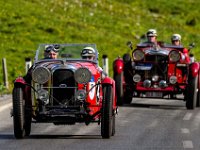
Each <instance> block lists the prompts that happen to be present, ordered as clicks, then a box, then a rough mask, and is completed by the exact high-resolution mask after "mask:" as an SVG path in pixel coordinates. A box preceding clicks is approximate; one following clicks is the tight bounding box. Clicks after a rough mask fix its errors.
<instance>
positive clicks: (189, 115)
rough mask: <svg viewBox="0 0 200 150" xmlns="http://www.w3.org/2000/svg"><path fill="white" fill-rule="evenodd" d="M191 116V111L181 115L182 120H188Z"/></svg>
mask: <svg viewBox="0 0 200 150" xmlns="http://www.w3.org/2000/svg"><path fill="white" fill-rule="evenodd" d="M191 117H192V113H186V114H185V116H184V117H183V120H190V118H191Z"/></svg>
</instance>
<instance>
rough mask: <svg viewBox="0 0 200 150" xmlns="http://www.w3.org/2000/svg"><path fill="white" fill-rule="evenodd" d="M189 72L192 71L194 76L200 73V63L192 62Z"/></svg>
mask: <svg viewBox="0 0 200 150" xmlns="http://www.w3.org/2000/svg"><path fill="white" fill-rule="evenodd" d="M189 73H191V75H192V77H196V76H197V75H198V73H199V63H197V62H194V63H192V64H191V65H190V68H189Z"/></svg>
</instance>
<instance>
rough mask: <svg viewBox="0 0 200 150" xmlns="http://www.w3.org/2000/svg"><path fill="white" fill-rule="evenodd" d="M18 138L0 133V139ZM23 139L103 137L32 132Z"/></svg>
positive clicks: (97, 137) (98, 136) (97, 136)
mask: <svg viewBox="0 0 200 150" xmlns="http://www.w3.org/2000/svg"><path fill="white" fill-rule="evenodd" d="M5 139H6V140H8V139H10V140H12V139H16V138H15V137H14V135H13V134H0V140H5ZM23 139H102V137H101V135H56V134H55V135H52V134H51V135H49V134H31V135H30V136H25V137H24V138H23Z"/></svg>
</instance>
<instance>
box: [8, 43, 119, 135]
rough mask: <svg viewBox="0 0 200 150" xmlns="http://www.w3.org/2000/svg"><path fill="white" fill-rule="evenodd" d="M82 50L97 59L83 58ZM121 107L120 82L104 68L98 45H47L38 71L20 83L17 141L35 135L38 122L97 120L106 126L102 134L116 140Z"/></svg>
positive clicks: (16, 85) (15, 106)
mask: <svg viewBox="0 0 200 150" xmlns="http://www.w3.org/2000/svg"><path fill="white" fill-rule="evenodd" d="M85 47H86V48H85ZM48 48H50V49H48ZM84 48H85V49H84ZM47 50H48V51H54V52H57V53H59V55H58V56H59V57H58V58H57V59H44V52H46V51H47ZM82 50H84V51H82ZM48 51H47V52H48ZM81 52H82V54H83V53H84V54H94V59H93V60H87V59H85V58H83V57H81ZM116 109H117V107H116V96H115V81H114V80H113V79H112V78H110V77H109V76H107V75H106V74H105V73H104V72H103V70H102V69H101V67H99V65H98V51H97V48H96V45H95V44H41V45H39V48H38V49H37V51H36V55H35V60H34V63H33V65H32V67H31V68H30V69H29V71H28V72H27V74H26V75H25V76H24V77H18V78H17V79H16V80H15V82H14V89H13V111H12V115H13V123H14V135H15V137H16V138H23V137H24V136H29V135H30V133H31V123H32V122H35V123H53V124H54V125H73V124H75V123H85V124H86V125H89V124H90V123H92V122H96V123H98V124H101V136H102V137H103V138H110V136H113V135H114V134H115V114H116Z"/></svg>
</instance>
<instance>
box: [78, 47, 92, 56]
mask: <svg viewBox="0 0 200 150" xmlns="http://www.w3.org/2000/svg"><path fill="white" fill-rule="evenodd" d="M81 56H82V57H83V56H95V50H94V48H92V47H85V48H84V49H83V50H82V52H81Z"/></svg>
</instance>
